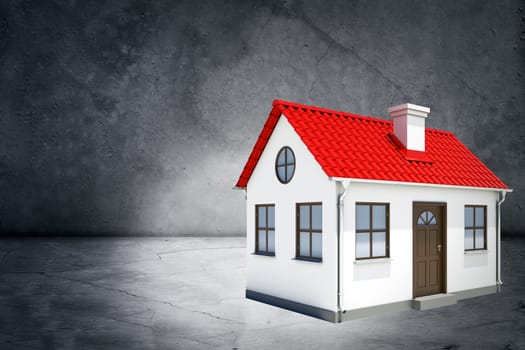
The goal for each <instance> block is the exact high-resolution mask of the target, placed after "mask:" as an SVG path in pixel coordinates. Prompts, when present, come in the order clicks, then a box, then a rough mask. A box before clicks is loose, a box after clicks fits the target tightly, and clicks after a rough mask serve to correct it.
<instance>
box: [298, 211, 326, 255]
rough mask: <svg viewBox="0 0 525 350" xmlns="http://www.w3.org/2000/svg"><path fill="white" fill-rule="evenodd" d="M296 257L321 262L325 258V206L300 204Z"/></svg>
mask: <svg viewBox="0 0 525 350" xmlns="http://www.w3.org/2000/svg"><path fill="white" fill-rule="evenodd" d="M296 212H297V215H296V216H297V237H296V256H297V258H306V259H312V260H317V261H321V259H322V257H323V236H322V233H323V205H322V203H298V204H297V205H296Z"/></svg>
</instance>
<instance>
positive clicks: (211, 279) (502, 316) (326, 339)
mask: <svg viewBox="0 0 525 350" xmlns="http://www.w3.org/2000/svg"><path fill="white" fill-rule="evenodd" d="M502 248H503V277H504V279H503V281H504V288H503V290H502V293H500V294H498V295H490V296H484V297H479V298H474V299H469V300H464V301H460V302H459V303H458V304H457V305H453V306H447V307H443V308H440V309H433V310H428V311H423V312H420V311H414V310H411V311H403V312H398V313H393V314H388V315H383V316H375V317H370V318H366V319H359V320H355V321H348V322H345V323H341V324H332V323H328V322H325V321H320V320H317V319H314V318H310V317H307V316H303V315H300V314H296V313H293V312H289V311H285V310H281V309H278V308H275V307H272V306H268V305H265V304H261V303H257V302H254V301H250V300H246V299H244V287H245V273H246V267H245V260H244V252H245V239H244V238H238V237H233V238H232V237H227V238H53V239H49V238H20V239H2V240H0V260H1V266H0V348H1V349H127V350H129V349H217V348H218V349H229V350H233V349H365V348H374V349H507V350H508V349H525V264H523V262H524V258H525V240H523V239H521V240H518V239H507V240H505V241H504V242H503V245H502Z"/></svg>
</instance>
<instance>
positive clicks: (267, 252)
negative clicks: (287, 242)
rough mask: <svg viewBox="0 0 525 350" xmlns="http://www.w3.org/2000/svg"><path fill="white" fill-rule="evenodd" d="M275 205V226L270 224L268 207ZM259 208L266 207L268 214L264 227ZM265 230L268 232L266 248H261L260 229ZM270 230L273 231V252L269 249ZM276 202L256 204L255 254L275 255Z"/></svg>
mask: <svg viewBox="0 0 525 350" xmlns="http://www.w3.org/2000/svg"><path fill="white" fill-rule="evenodd" d="M270 207H273V208H274V209H273V212H274V217H273V220H274V222H273V227H270V226H268V208H270ZM259 208H265V211H266V214H265V217H266V222H265V223H264V227H260V226H259ZM260 230H264V232H265V234H266V250H261V249H259V231H260ZM268 231H273V239H274V242H273V250H274V251H273V252H269V251H268ZM275 250H276V249H275V204H256V205H255V254H258V255H267V256H275Z"/></svg>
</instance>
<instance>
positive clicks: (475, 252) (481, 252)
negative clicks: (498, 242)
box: [465, 249, 489, 255]
mask: <svg viewBox="0 0 525 350" xmlns="http://www.w3.org/2000/svg"><path fill="white" fill-rule="evenodd" d="M488 252H489V251H488V250H487V249H477V250H465V255H485V254H488Z"/></svg>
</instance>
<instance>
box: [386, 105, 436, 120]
mask: <svg viewBox="0 0 525 350" xmlns="http://www.w3.org/2000/svg"><path fill="white" fill-rule="evenodd" d="M404 110H413V111H417V112H422V113H424V114H428V113H430V108H429V107H424V106H419V105H415V104H412V103H404V104H401V105H397V106H394V107H390V108H388V113H390V114H392V113H395V112H399V111H404ZM420 116H422V117H423V116H424V117H427V116H426V115H421V114H420Z"/></svg>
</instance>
